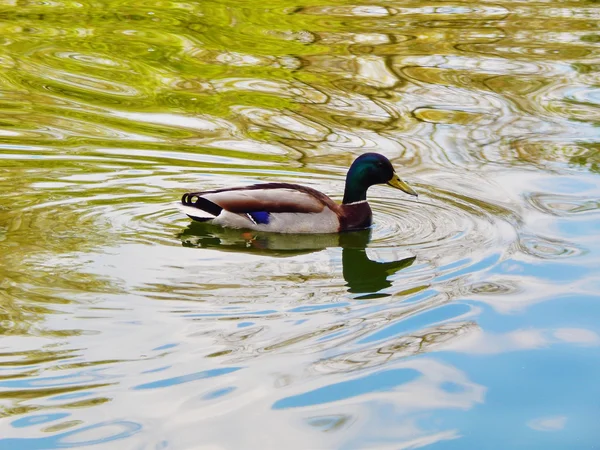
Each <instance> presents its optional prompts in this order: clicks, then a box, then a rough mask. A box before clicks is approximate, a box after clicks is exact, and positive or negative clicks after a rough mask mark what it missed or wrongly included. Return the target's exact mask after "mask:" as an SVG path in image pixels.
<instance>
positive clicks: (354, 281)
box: [179, 222, 415, 298]
mask: <svg viewBox="0 0 600 450" xmlns="http://www.w3.org/2000/svg"><path fill="white" fill-rule="evenodd" d="M179 238H180V239H181V242H182V245H183V246H184V247H197V248H207V249H213V250H221V251H228V252H246V253H254V254H259V255H265V256H273V257H292V256H297V255H303V254H308V253H312V252H317V251H320V250H323V249H326V248H331V247H341V249H342V267H343V268H342V275H343V277H344V280H345V281H346V286H347V287H348V291H349V292H350V293H352V294H365V295H364V296H361V298H372V297H380V296H384V295H385V294H379V292H380V291H382V290H383V289H385V288H388V287H390V286H391V285H392V282H391V281H390V280H389V278H390V276H391V275H393V274H394V273H396V272H398V271H399V270H402V269H405V268H407V267H409V266H411V265H412V263H413V262H414V261H415V257H414V256H411V257H408V258H403V259H400V260H398V261H390V262H378V261H373V260H371V259H369V257H368V255H367V251H366V248H367V245H368V243H369V241H370V239H371V230H361V231H354V232H347V233H339V234H279V233H261V232H257V231H247V230H236V229H227V228H220V227H215V226H212V225H207V224H202V223H196V222H192V223H191V224H190V225H189V226H188V227H187V228H186V229H185V230H184V231H183V232H182V233H180V234H179Z"/></svg>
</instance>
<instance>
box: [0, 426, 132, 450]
mask: <svg viewBox="0 0 600 450" xmlns="http://www.w3.org/2000/svg"><path fill="white" fill-rule="evenodd" d="M115 427H116V428H119V429H120V431H118V432H117V433H113V434H108V435H107V436H103V437H100V438H95V439H90V440H87V441H86V440H82V441H77V440H76V437H77V435H79V434H81V433H85V432H88V431H93V433H94V435H97V433H98V431H99V430H102V429H103V428H104V429H108V430H109V431H110V430H114V428H115ZM141 430H142V426H141V425H140V424H138V423H136V422H129V421H109V422H100V423H97V424H94V425H89V426H86V427H82V428H79V429H76V430H70V431H67V432H64V433H60V434H55V435H52V436H48V437H43V438H13V439H0V449H7V450H9V449H19V450H42V449H50V448H75V447H83V446H86V445H95V444H105V443H108V442H112V441H116V440H118V439H125V438H128V437H130V436H132V435H134V434H135V433H138V432H140V431H141ZM67 439H68V441H67Z"/></svg>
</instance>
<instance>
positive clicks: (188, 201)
mask: <svg viewBox="0 0 600 450" xmlns="http://www.w3.org/2000/svg"><path fill="white" fill-rule="evenodd" d="M181 205H182V207H183V208H182V210H183V212H184V213H185V214H187V215H188V216H189V217H191V218H192V219H194V220H198V221H200V222H206V221H208V220H212V219H214V218H215V217H217V216H218V215H219V214H221V211H223V208H221V207H220V206H219V205H217V204H216V203H213V202H211V201H210V200H207V199H205V198H204V197H202V193H200V192H186V193H185V194H183V196H182V197H181ZM207 213H208V214H207Z"/></svg>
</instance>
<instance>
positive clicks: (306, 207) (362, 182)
mask: <svg viewBox="0 0 600 450" xmlns="http://www.w3.org/2000/svg"><path fill="white" fill-rule="evenodd" d="M374 184H388V185H390V186H392V187H395V188H397V189H400V190H401V191H404V192H406V193H407V194H410V195H414V196H416V195H417V193H416V192H415V191H414V190H413V189H412V188H411V187H410V186H409V185H408V184H407V183H405V182H404V181H402V180H401V179H400V178H399V177H398V175H397V174H396V171H395V170H394V167H393V166H392V163H391V162H390V161H389V160H388V159H387V158H386V157H385V156H383V155H380V154H379V153H365V154H363V155H361V156H359V157H358V158H356V159H355V160H354V162H353V163H352V165H351V166H350V169H349V170H348V174H347V175H346V187H345V190H344V199H343V200H342V204H341V205H340V204H338V203H336V202H334V201H333V200H332V199H330V198H329V197H328V196H327V195H325V194H323V193H321V192H319V191H317V190H315V189H312V188H309V187H306V186H301V185H298V184H290V183H264V184H254V185H251V186H245V187H236V188H229V189H217V190H214V191H204V192H187V193H185V194H183V197H182V198H181V209H182V211H183V212H184V213H185V214H187V215H188V216H189V217H191V218H192V219H194V220H198V221H201V222H210V223H213V224H216V225H220V226H223V227H230V228H247V229H251V230H257V231H270V232H275V233H338V232H340V231H351V230H360V229H364V228H368V227H369V226H371V223H372V219H373V215H372V213H371V208H370V206H369V204H368V203H367V190H368V189H369V188H370V187H371V186H373V185H374Z"/></svg>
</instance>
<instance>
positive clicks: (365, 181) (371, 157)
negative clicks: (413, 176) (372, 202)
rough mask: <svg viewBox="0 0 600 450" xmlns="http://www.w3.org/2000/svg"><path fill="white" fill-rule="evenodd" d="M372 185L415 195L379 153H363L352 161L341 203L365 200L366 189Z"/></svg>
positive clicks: (387, 160)
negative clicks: (384, 185) (387, 185)
mask: <svg viewBox="0 0 600 450" xmlns="http://www.w3.org/2000/svg"><path fill="white" fill-rule="evenodd" d="M374 184H389V185H390V186H392V187H395V188H396V189H400V190H401V191H403V192H406V193H407V194H410V195H414V196H416V195H417V193H416V192H415V191H414V190H413V189H412V188H411V187H410V186H409V185H408V184H407V183H406V182H404V181H402V180H401V179H400V177H398V174H397V173H396V171H395V170H394V167H393V166H392V163H391V162H390V160H389V159H387V158H386V157H385V156H383V155H380V154H379V153H365V154H364V155H360V156H359V157H358V158H356V159H355V160H354V162H353V163H352V165H351V166H350V170H348V175H347V176H346V190H345V191H344V200H343V203H353V202H359V201H362V200H366V199H367V189H369V188H370V187H371V186H373V185H374Z"/></svg>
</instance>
